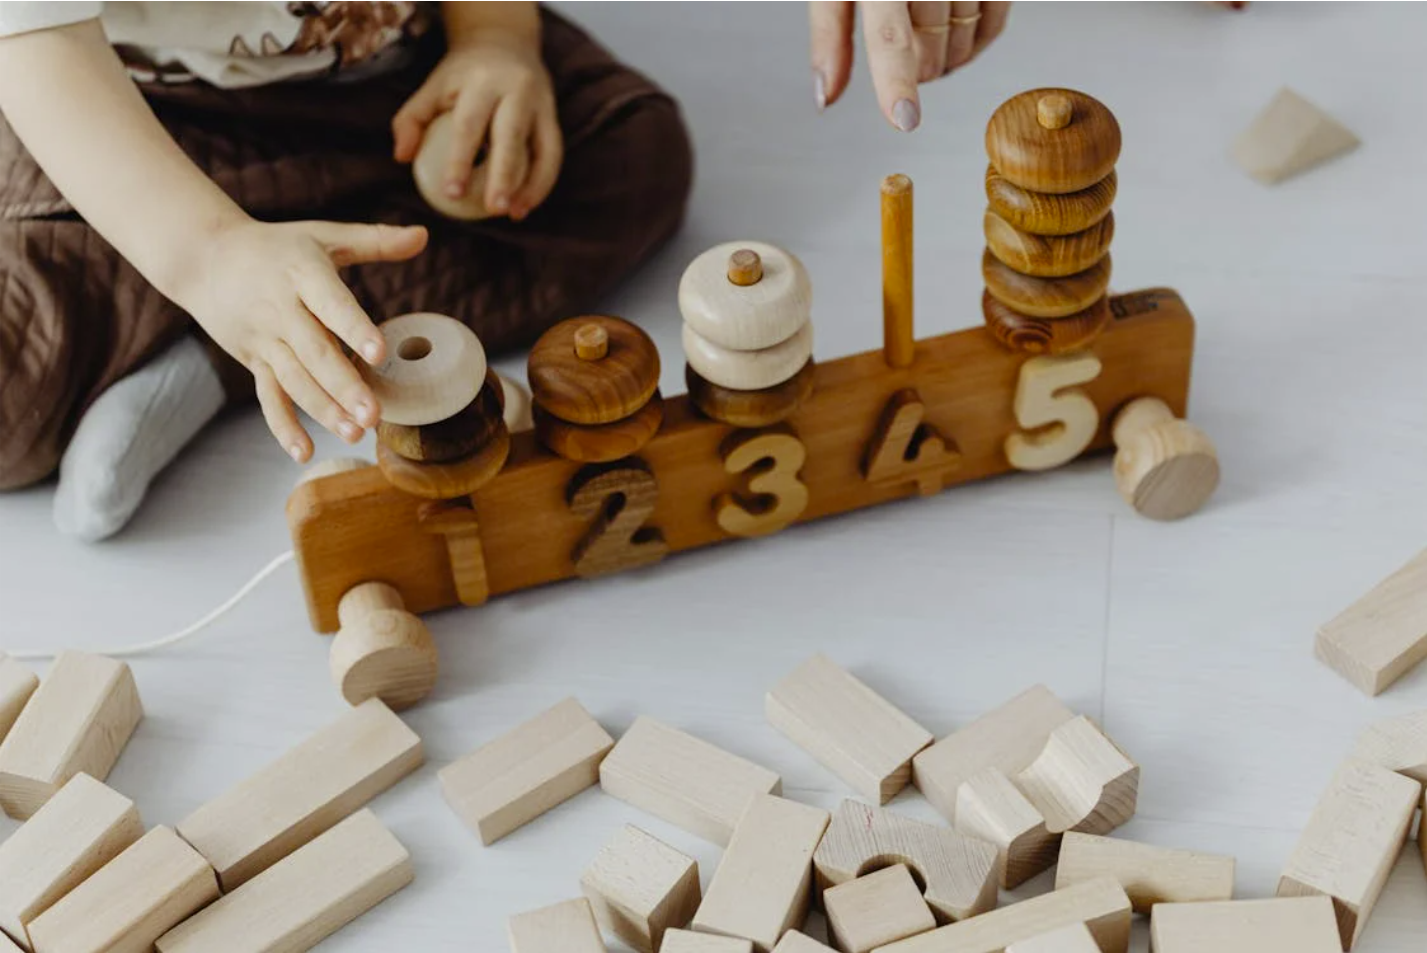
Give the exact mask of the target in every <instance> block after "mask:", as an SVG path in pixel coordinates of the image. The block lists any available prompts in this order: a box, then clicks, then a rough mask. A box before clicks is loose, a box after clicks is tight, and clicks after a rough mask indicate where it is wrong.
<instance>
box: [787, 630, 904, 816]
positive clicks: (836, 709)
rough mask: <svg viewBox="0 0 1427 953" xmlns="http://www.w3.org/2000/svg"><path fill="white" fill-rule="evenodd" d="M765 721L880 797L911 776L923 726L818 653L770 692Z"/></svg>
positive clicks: (849, 780) (868, 793)
mask: <svg viewBox="0 0 1427 953" xmlns="http://www.w3.org/2000/svg"><path fill="white" fill-rule="evenodd" d="M764 710H765V711H766V712H767V715H768V721H769V722H770V723H771V724H772V725H773V727H774V728H777V729H778V730H779V731H781V732H782V733H783V734H784V735H786V736H787V737H788V738H789V740H791V741H792V742H793V743H794V744H796V745H798V746H799V747H801V748H802V749H803V750H804V751H806V752H808V754H810V755H812V756H813V757H814V758H816V759H817V760H818V762H819V763H820V764H822V765H824V766H825V767H827V769H828V770H829V771H831V772H832V773H833V774H836V775H837V776H838V777H840V778H842V779H843V780H844V781H846V782H847V783H848V784H849V785H851V786H852V789H853V790H855V791H856V792H857V793H858V794H861V795H862V796H863V797H865V798H868V799H870V800H873V801H875V802H877V803H878V804H886V803H887V802H888V801H890V800H891V799H892V798H893V797H894V796H895V795H896V794H897V792H898V791H900V790H902V788H904V787H906V786H907V782H908V781H910V780H911V779H912V756H913V755H915V754H916V753H917V752H918V751H921V750H922V749H923V748H925V747H926V746H927V745H929V744H931V743H932V736H931V733H930V732H929V731H927V730H926V729H925V728H923V727H922V726H921V725H918V724H917V723H916V722H914V721H912V720H911V719H910V718H908V717H907V716H906V715H905V714H903V713H902V711H901V710H900V709H898V708H897V707H896V706H894V705H893V704H892V703H891V702H888V701H887V700H886V699H885V698H883V697H882V696H881V695H878V694H877V693H876V692H874V691H873V690H872V689H870V688H868V687H867V685H866V684H864V683H863V682H862V681H861V680H860V679H858V678H856V677H855V676H853V675H851V674H849V673H847V672H846V671H844V670H843V669H841V668H839V667H838V666H837V665H836V663H834V662H833V661H832V660H830V659H828V658H827V657H826V656H824V655H815V656H813V657H812V658H810V659H808V661H806V662H804V663H803V664H802V665H800V666H799V667H798V668H797V669H795V670H794V671H793V672H792V674H790V675H788V676H787V677H786V678H784V679H783V680H782V681H781V682H779V683H778V684H777V685H775V686H773V688H772V690H771V691H769V692H768V695H767V698H766V699H765V702H764Z"/></svg>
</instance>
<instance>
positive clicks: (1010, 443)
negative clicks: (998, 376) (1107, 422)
mask: <svg viewBox="0 0 1427 953" xmlns="http://www.w3.org/2000/svg"><path fill="white" fill-rule="evenodd" d="M1099 376H1100V359H1099V358H1097V357H1096V356H1095V355H1094V354H1069V355H1065V356H1063V357H1033V358H1031V359H1030V360H1028V361H1026V362H1025V363H1024V364H1022V365H1021V377H1020V381H1019V382H1018V383H1017V385H1016V402H1015V404H1014V409H1015V413H1016V422H1017V423H1019V424H1020V425H1021V426H1022V427H1024V428H1025V429H1026V430H1034V429H1036V428H1040V427H1045V428H1047V429H1045V430H1040V431H1039V432H1037V433H1013V434H1011V435H1010V436H1009V437H1007V438H1006V459H1008V460H1010V461H1011V466H1013V467H1015V468H1016V469H1017V470H1049V469H1050V468H1051V467H1058V466H1060V465H1061V464H1062V463H1068V462H1069V461H1071V460H1073V459H1075V458H1076V457H1077V456H1079V455H1080V452H1081V451H1082V450H1084V449H1085V448H1086V447H1088V446H1089V445H1090V441H1092V440H1094V439H1095V431H1096V430H1098V429H1099V427H1100V412H1099V411H1098V410H1097V409H1096V408H1095V403H1094V401H1092V400H1091V399H1090V398H1089V397H1086V396H1085V394H1084V393H1083V392H1081V391H1080V390H1076V389H1074V385H1076V384H1084V383H1086V382H1088V381H1093V380H1094V379H1095V378H1097V377H1099Z"/></svg>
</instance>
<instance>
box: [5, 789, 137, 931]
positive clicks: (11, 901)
mask: <svg viewBox="0 0 1427 953" xmlns="http://www.w3.org/2000/svg"><path fill="white" fill-rule="evenodd" d="M143 833H144V824H143V821H141V820H140V819H139V812H138V809H137V808H135V807H134V802H133V801H131V800H129V799H128V798H126V797H124V796H123V795H122V794H120V793H118V792H117V791H114V790H112V789H111V788H109V787H107V786H106V785H105V784H104V783H103V782H101V781H96V780H94V779H93V778H91V777H90V776H89V775H87V774H76V775H75V776H74V777H73V779H71V780H70V782H69V783H68V784H66V785H65V786H64V787H62V788H60V789H59V793H57V794H56V795H55V796H54V797H52V798H50V799H49V801H48V802H47V803H46V804H45V806H44V807H42V808H40V809H39V810H38V811H36V812H35V815H34V817H32V818H30V820H29V821H28V822H27V823H26V824H24V825H23V826H22V827H21V828H20V829H19V830H17V831H15V833H14V834H11V835H10V838H9V840H6V841H5V842H4V843H0V931H3V933H8V934H9V935H10V936H11V937H12V938H13V939H14V940H15V942H17V943H19V944H20V945H22V946H24V947H25V948H26V949H28V948H29V942H30V941H29V937H28V935H27V934H26V932H25V927H26V926H27V925H28V924H29V923H30V921H32V920H34V919H35V917H37V916H39V915H40V914H41V913H43V912H44V911H45V910H47V909H48V908H49V907H50V906H51V905H53V904H54V902H55V901H56V900H58V899H59V898H61V897H63V896H64V895H65V894H67V893H69V892H70V891H71V890H73V889H74V888H75V887H77V886H79V884H80V883H81V882H83V881H84V880H85V879H86V878H87V877H89V875H90V874H92V873H94V872H95V871H96V870H98V869H99V868H100V867H103V866H104V865H105V864H107V863H109V861H111V860H113V859H114V858H115V857H117V856H118V855H119V853H120V852H121V851H123V850H125V849H126V848H127V847H128V846H129V845H130V844H132V843H134V842H135V841H136V840H138V839H139V838H140V837H142V836H143Z"/></svg>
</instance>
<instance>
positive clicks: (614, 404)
mask: <svg viewBox="0 0 1427 953" xmlns="http://www.w3.org/2000/svg"><path fill="white" fill-rule="evenodd" d="M591 325H593V326H596V327H598V328H601V329H603V330H604V332H605V338H604V353H603V354H602V355H601V356H600V357H598V358H589V357H581V356H580V354H579V353H578V352H577V347H580V348H582V349H583V348H585V346H586V344H585V342H577V341H576V335H577V334H578V333H579V332H580V330H581V329H582V328H585V327H588V326H591ZM587 353H592V352H589V351H587ZM528 373H529V375H530V392H531V395H532V397H533V398H534V401H535V403H536V404H537V405H539V406H540V407H542V408H544V410H545V412H546V413H548V414H552V415H554V416H555V417H558V418H560V419H561V420H563V421H565V422H566V423H571V424H582V425H589V424H608V423H613V422H614V421H616V420H623V419H624V418H625V417H628V416H630V415H631V414H633V413H634V412H635V411H637V410H639V409H640V408H641V407H643V406H644V405H645V404H647V403H649V399H650V398H651V397H653V396H654V389H655V388H656V387H658V386H659V350H658V348H656V347H655V346H654V342H653V341H652V340H650V338H649V335H647V334H645V333H644V331H643V330H641V329H640V328H638V327H636V326H634V325H633V324H630V323H629V322H628V321H624V320H621V319H620V318H612V317H606V316H603V315H590V316H586V317H579V318H570V319H569V320H567V321H561V322H560V323H559V324H557V325H555V326H554V327H553V328H551V329H550V330H548V331H546V332H545V333H544V334H542V335H541V336H540V340H538V341H536V342H535V346H534V347H533V348H532V349H531V351H530V360H529V364H528Z"/></svg>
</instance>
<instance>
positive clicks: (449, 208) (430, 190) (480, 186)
mask: <svg viewBox="0 0 1427 953" xmlns="http://www.w3.org/2000/svg"><path fill="white" fill-rule="evenodd" d="M455 124H456V123H455V117H454V115H453V114H452V112H451V111H450V110H446V111H445V112H440V113H437V114H436V117H435V118H434V119H432V120H431V124H430V125H429V126H427V127H426V131H425V132H424V133H422V135H421V148H420V149H418V150H417V152H416V159H415V161H413V162H412V163H411V177H412V178H413V179H414V180H415V181H416V191H417V192H419V193H421V197H422V198H423V199H425V200H426V204H427V205H429V206H431V207H432V208H433V209H435V210H436V211H437V212H439V213H441V214H442V215H444V216H446V217H447V218H453V219H456V220H457V221H463V222H473V221H477V220H479V219H483V218H490V217H491V216H492V215H494V214H495V213H494V212H492V211H491V210H490V209H488V208H486V199H485V196H486V180H487V177H488V176H489V175H490V164H489V163H488V162H486V161H484V160H485V158H486V156H485V150H484V149H482V150H481V151H480V152H479V153H477V155H476V166H475V169H474V170H473V171H472V172H471V177H470V179H469V180H468V181H467V183H466V191H465V193H464V194H462V195H460V196H457V197H452V196H450V195H447V194H446V169H447V163H448V162H449V160H450V155H451V149H452V139H453V137H454V136H455V128H454V127H455Z"/></svg>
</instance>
